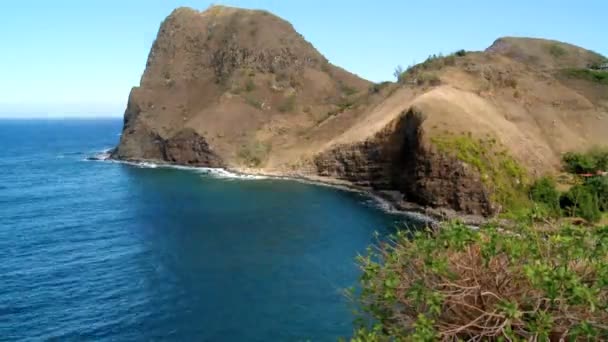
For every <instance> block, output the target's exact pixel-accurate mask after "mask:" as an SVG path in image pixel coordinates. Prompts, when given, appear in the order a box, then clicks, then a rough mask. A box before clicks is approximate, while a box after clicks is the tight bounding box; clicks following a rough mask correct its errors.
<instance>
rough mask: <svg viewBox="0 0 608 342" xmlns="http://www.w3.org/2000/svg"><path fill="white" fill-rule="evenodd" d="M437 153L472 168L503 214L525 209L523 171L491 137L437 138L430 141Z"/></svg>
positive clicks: (525, 179) (525, 196)
mask: <svg viewBox="0 0 608 342" xmlns="http://www.w3.org/2000/svg"><path fill="white" fill-rule="evenodd" d="M431 142H432V143H433V145H434V146H435V147H436V148H437V149H438V151H439V152H442V153H447V154H449V155H451V156H453V157H455V158H456V159H458V160H460V161H462V162H464V163H466V164H468V165H470V166H471V167H473V168H474V169H475V170H476V171H477V172H478V173H479V174H480V176H481V179H482V180H483V182H484V184H485V185H486V186H487V187H488V189H489V190H490V191H491V193H492V200H493V201H494V202H495V203H498V204H500V205H501V206H502V207H503V212H505V211H516V210H519V209H522V208H526V207H528V206H529V204H530V203H529V202H530V201H529V200H528V196H527V193H526V190H527V187H526V185H525V184H526V183H527V177H526V171H525V170H524V168H523V167H522V166H521V165H519V163H518V162H517V161H516V160H515V159H513V157H511V156H510V155H509V154H508V153H507V152H506V151H504V150H500V149H499V146H497V142H496V140H495V139H493V138H488V139H475V138H473V137H472V136H470V135H451V134H446V135H441V136H435V137H432V138H431Z"/></svg>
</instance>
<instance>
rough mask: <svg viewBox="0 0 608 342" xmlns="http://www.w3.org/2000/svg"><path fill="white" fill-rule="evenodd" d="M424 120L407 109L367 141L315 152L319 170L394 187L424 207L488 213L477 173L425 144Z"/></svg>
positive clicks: (485, 194) (380, 187)
mask: <svg viewBox="0 0 608 342" xmlns="http://www.w3.org/2000/svg"><path fill="white" fill-rule="evenodd" d="M423 121H424V116H423V115H422V114H421V113H418V112H416V111H415V110H413V109H411V110H409V111H408V112H405V113H403V115H402V116H401V117H399V118H398V120H397V121H396V122H395V123H394V124H390V125H388V126H387V128H386V129H385V130H383V131H381V132H379V133H378V134H376V135H375V136H374V137H373V138H372V139H370V140H367V141H364V142H361V143H356V144H351V145H340V146H336V147H334V148H332V149H330V150H328V151H326V152H324V153H321V154H319V155H317V156H316V158H315V161H314V162H315V165H316V166H317V169H318V172H319V174H321V175H322V176H326V177H335V178H339V179H344V180H348V181H350V182H353V183H355V184H357V185H361V186H369V187H372V188H374V189H376V190H389V189H396V190H398V191H400V192H401V193H402V194H403V196H404V197H403V199H404V200H406V201H410V202H414V203H417V204H420V205H423V206H430V207H447V208H453V209H455V210H457V211H460V212H463V213H467V214H481V215H485V216H487V215H490V214H492V213H493V212H494V210H495V208H494V207H493V206H492V203H491V201H490V196H489V193H488V191H487V189H486V187H485V185H484V184H483V182H482V181H481V180H480V179H479V175H478V174H477V173H476V172H472V171H471V169H470V168H468V167H467V166H466V164H463V163H462V162H461V161H459V160H457V159H456V158H454V157H451V156H448V155H446V154H442V153H439V152H437V151H435V150H434V149H433V148H432V147H431V146H429V145H428V144H426V143H425V137H424V131H423V130H422V123H423Z"/></svg>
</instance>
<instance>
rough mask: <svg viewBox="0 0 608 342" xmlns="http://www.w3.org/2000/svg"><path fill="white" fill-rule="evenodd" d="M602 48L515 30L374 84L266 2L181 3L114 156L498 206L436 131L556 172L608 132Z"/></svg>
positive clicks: (461, 207) (161, 36) (137, 90)
mask: <svg viewBox="0 0 608 342" xmlns="http://www.w3.org/2000/svg"><path fill="white" fill-rule="evenodd" d="M604 59H605V57H603V56H600V55H598V54H596V53H593V52H591V51H588V50H585V49H582V48H579V47H576V46H573V45H570V44H565V43H561V42H556V41H551V40H543V39H528V38H508V37H507V38H501V39H498V40H497V41H496V42H495V43H494V44H493V45H492V47H490V48H488V49H487V50H486V51H484V52H466V51H461V52H459V53H458V54H454V55H450V56H443V57H442V56H434V57H431V58H429V59H428V60H427V61H425V62H423V63H421V64H419V65H416V66H413V67H412V68H410V69H408V71H407V72H406V73H404V74H403V75H401V77H400V82H398V83H391V82H383V83H378V84H372V83H371V82H369V81H366V80H364V79H362V78H360V77H358V76H357V75H354V74H351V73H349V72H347V71H345V70H343V69H341V68H339V67H337V66H334V65H332V64H331V63H329V61H328V60H327V59H326V58H325V57H324V56H323V55H322V54H321V53H319V51H317V50H316V49H315V48H314V47H313V46H312V45H311V44H310V43H309V42H308V41H306V40H305V39H304V37H303V36H302V35H300V34H299V33H298V32H296V31H295V29H294V28H293V26H292V25H291V24H290V23H288V22H287V21H285V20H283V19H281V18H278V17H276V16H274V15H272V14H271V13H268V12H266V11H259V10H246V9H238V8H232V7H226V6H211V7H209V8H208V9H207V10H205V11H202V12H201V11H197V10H193V9H189V8H178V9H176V10H175V11H173V12H172V13H171V14H170V15H169V16H168V17H167V18H166V19H165V20H164V21H163V23H162V24H161V26H160V28H159V31H158V35H157V37H156V40H155V42H154V44H153V46H152V48H151V51H150V54H149V56H148V60H147V63H146V68H145V70H144V73H143V75H142V78H141V81H140V84H139V85H138V86H137V87H134V88H133V89H132V90H131V93H130V96H129V101H128V104H127V108H126V110H125V115H124V128H123V134H122V136H121V140H120V143H119V145H118V146H117V148H116V149H115V150H114V151H113V152H112V154H111V157H112V158H114V159H120V160H131V161H146V160H150V161H155V162H162V163H173V164H180V165H191V166H204V167H225V168H230V169H234V170H237V171H238V170H245V169H246V170H252V169H253V170H254V172H255V173H262V174H264V173H266V174H274V175H289V176H295V177H301V178H308V179H314V178H316V177H321V178H322V177H325V178H327V177H330V178H333V179H334V180H336V179H337V180H341V181H344V182H349V183H350V184H353V185H355V186H359V187H363V188H366V189H372V190H376V191H390V192H391V193H396V194H399V195H398V196H394V197H395V198H396V197H400V198H399V199H397V200H399V201H401V200H403V201H410V202H415V203H417V204H418V205H422V206H426V207H432V208H449V209H451V210H455V211H458V212H459V213H469V214H475V215H484V216H489V215H492V214H494V213H496V212H497V211H498V208H499V206H498V205H497V204H495V203H492V198H493V195H494V194H493V193H492V192H491V191H490V190H489V187H488V186H487V184H486V182H484V181H482V180H487V178H484V177H485V176H486V175H481V174H480V171H479V169H478V168H477V169H476V168H475V165H469V164H467V162H464V161H463V160H461V159H462V158H461V159H460V160H459V159H458V158H457V154H456V155H454V154H447V153H443V152H441V151H439V150H438V149H437V146H435V145H434V144H433V143H432V139H433V138H434V137H436V136H441V135H447V134H449V135H452V136H466V137H470V138H471V139H473V140H474V141H477V140H478V139H490V140H492V141H495V142H496V145H497V146H500V147H501V148H503V149H504V151H500V153H503V152H504V153H505V154H508V155H509V156H512V157H513V160H515V161H517V163H518V164H521V166H523V167H524V168H525V170H526V172H527V173H528V174H529V175H531V176H538V175H541V174H545V173H552V172H556V171H557V170H558V167H559V162H560V157H561V155H562V153H564V152H566V151H572V150H577V149H581V148H585V147H586V146H590V145H596V144H608V135H607V134H606V132H607V131H608V120H598V118H602V117H606V116H608V85H606V84H604V83H601V82H596V81H594V80H593V79H589V78H585V77H582V78H581V75H582V76H584V75H586V74H585V70H586V69H584V68H586V66H587V65H588V64H589V63H597V62H598V61H601V60H604ZM572 70H574V71H575V72H572ZM511 178H512V179H508V181H509V182H511V181H518V179H513V178H514V177H511ZM436 210H439V211H441V210H442V209H436Z"/></svg>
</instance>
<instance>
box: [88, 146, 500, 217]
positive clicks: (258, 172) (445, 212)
mask: <svg viewBox="0 0 608 342" xmlns="http://www.w3.org/2000/svg"><path fill="white" fill-rule="evenodd" d="M91 160H111V161H115V162H121V163H129V164H138V165H150V164H153V165H157V166H167V167H188V168H192V169H217V170H223V171H227V172H229V173H232V174H235V175H242V176H245V177H247V176H252V177H256V176H257V177H265V178H271V179H285V180H293V181H298V182H303V183H307V184H313V185H318V186H327V187H331V188H335V189H340V190H344V191H352V192H357V193H361V194H363V195H365V196H367V197H370V198H372V199H373V200H375V201H376V202H378V203H379V204H380V206H381V207H382V208H383V209H384V210H386V211H387V212H390V213H396V214H402V215H406V216H408V217H409V218H411V219H413V220H415V221H418V222H420V223H422V224H426V225H430V226H435V225H437V224H438V223H439V222H441V221H446V220H453V219H458V220H460V221H462V222H463V223H465V224H467V225H470V226H480V225H482V224H484V223H485V222H488V220H489V218H486V217H483V216H481V215H468V214H463V213H459V212H457V211H455V210H453V209H450V208H432V207H428V206H422V205H419V204H416V203H413V202H408V201H405V200H404V199H403V194H401V193H400V192H399V191H389V190H377V189H374V188H372V187H366V186H361V185H357V184H354V183H352V182H350V181H346V180H341V179H337V178H333V177H326V176H318V175H311V174H304V173H300V172H294V171H276V170H264V169H254V168H213V167H197V166H192V165H182V164H178V163H171V162H167V161H163V160H156V159H120V158H113V157H110V158H105V159H100V158H91Z"/></svg>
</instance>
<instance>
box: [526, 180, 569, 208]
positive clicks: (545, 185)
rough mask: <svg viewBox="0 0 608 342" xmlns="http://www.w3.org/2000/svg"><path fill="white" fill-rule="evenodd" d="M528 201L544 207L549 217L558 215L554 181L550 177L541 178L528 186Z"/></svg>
mask: <svg viewBox="0 0 608 342" xmlns="http://www.w3.org/2000/svg"><path fill="white" fill-rule="evenodd" d="M529 194H530V199H531V200H532V201H534V202H536V203H539V204H541V205H543V206H545V207H546V209H547V210H548V212H549V214H550V215H551V216H559V215H560V212H561V210H560V205H559V198H560V193H559V191H558V190H557V187H556V184H555V181H554V180H553V178H551V177H541V178H539V179H537V180H536V181H534V183H532V185H530V190H529Z"/></svg>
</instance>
